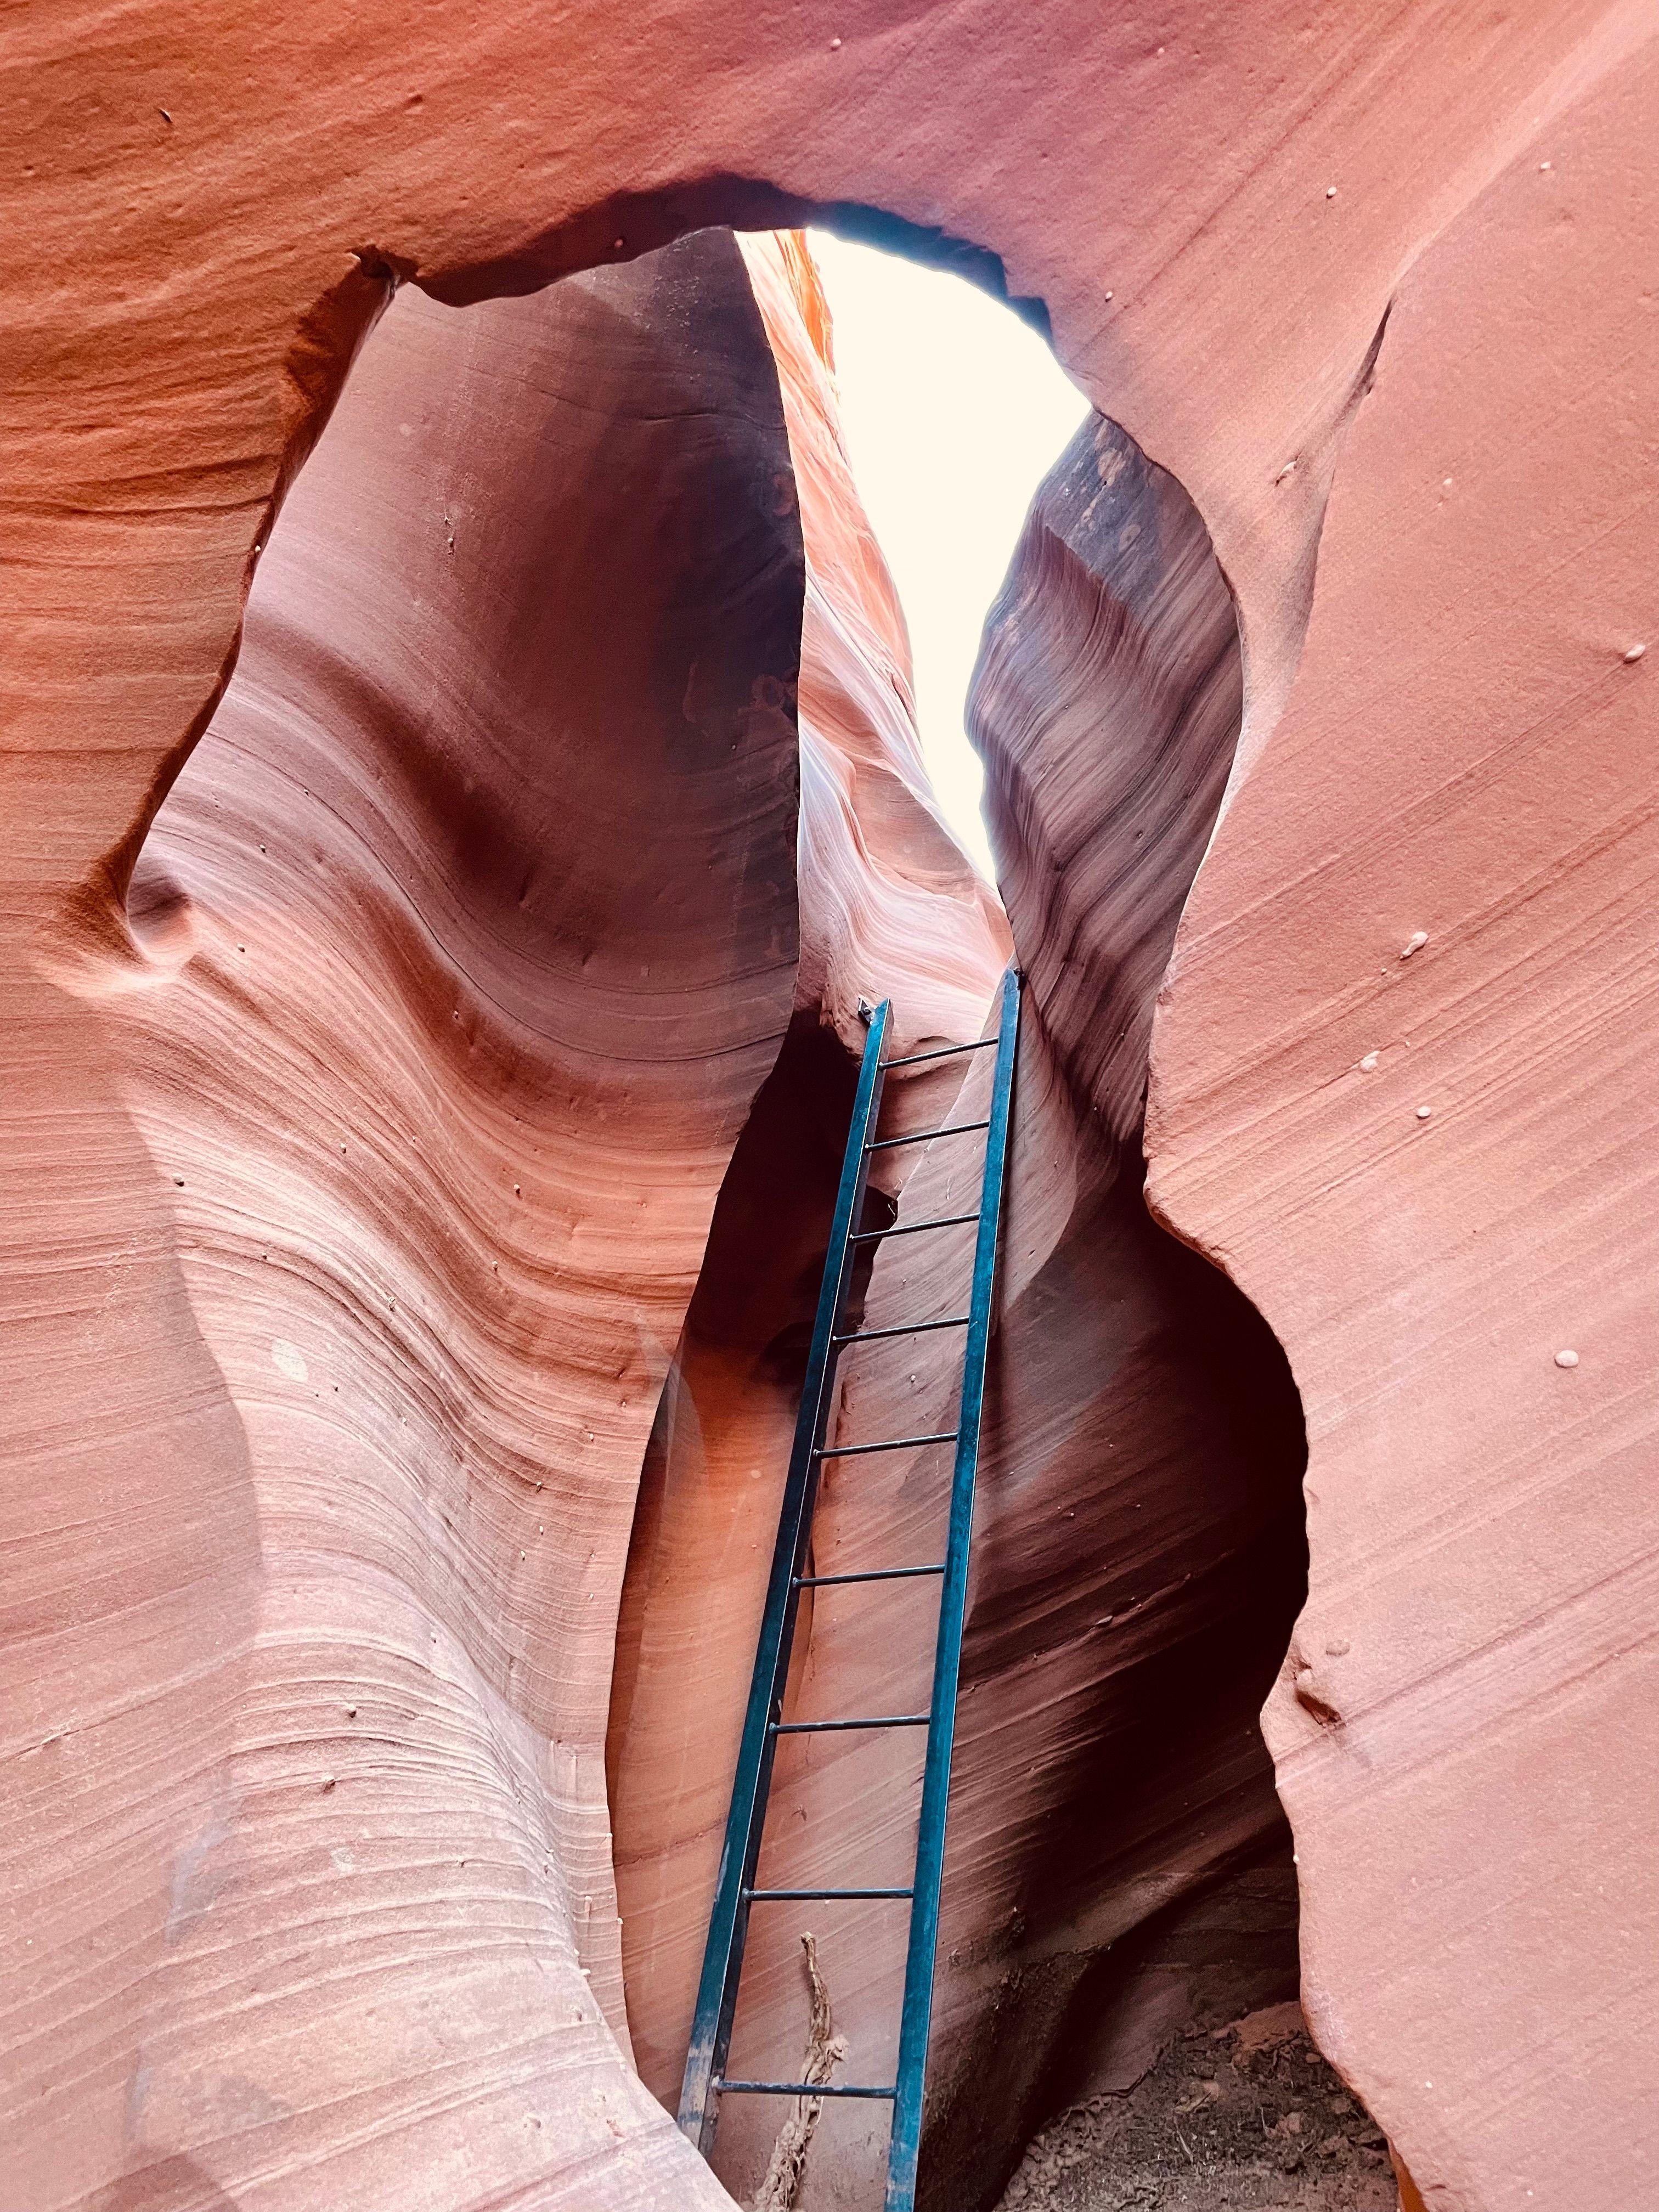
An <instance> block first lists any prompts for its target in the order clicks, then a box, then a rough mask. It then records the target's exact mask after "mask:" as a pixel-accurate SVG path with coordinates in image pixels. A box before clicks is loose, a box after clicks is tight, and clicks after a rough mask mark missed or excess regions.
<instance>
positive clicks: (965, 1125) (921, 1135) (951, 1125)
mask: <svg viewBox="0 0 1659 2212" xmlns="http://www.w3.org/2000/svg"><path fill="white" fill-rule="evenodd" d="M990 1126H991V1123H990V1119H989V1116H988V1115H987V1118H986V1119H985V1120H984V1121H951V1122H948V1123H947V1124H946V1125H945V1127H944V1128H942V1129H918V1130H917V1131H916V1133H915V1135H914V1136H913V1137H878V1139H876V1141H875V1143H874V1144H873V1145H866V1146H865V1148H864V1149H865V1151H866V1152H891V1151H892V1149H893V1147H894V1146H895V1145H925V1144H927V1143H928V1142H929V1141H930V1140H931V1139H933V1138H934V1137H965V1136H966V1135H967V1134H968V1133H969V1131H970V1130H972V1129H988V1128H989V1127H990Z"/></svg>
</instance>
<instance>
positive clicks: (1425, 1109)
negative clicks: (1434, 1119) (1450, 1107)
mask: <svg viewBox="0 0 1659 2212" xmlns="http://www.w3.org/2000/svg"><path fill="white" fill-rule="evenodd" d="M1433 1111H1434V1109H1433V1107H1432V1106H1419V1108H1418V1109H1417V1118H1418V1120H1419V1121H1427V1120H1428V1118H1429V1116H1430V1115H1431V1114H1432V1113H1433Z"/></svg>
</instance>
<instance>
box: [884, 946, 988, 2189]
mask: <svg viewBox="0 0 1659 2212" xmlns="http://www.w3.org/2000/svg"><path fill="white" fill-rule="evenodd" d="M1020 981H1021V978H1020V974H1019V970H1018V969H1017V968H1011V969H1009V970H1008V973H1007V977H1006V981H1005V982H1004V984H1003V991H1002V1010H1001V1019H1000V1024H999V1028H998V1036H997V1056H996V1071H995V1074H994V1078H993V1082H992V1098H991V1112H990V1124H991V1126H990V1128H989V1130H988V1131H987V1135H986V1140H985V1168H984V1178H983V1181H982V1182H981V1187H980V1217H979V1234H978V1237H976V1239H975V1246H974V1285H973V1294H972V1297H970V1299H969V1309H970V1312H971V1316H972V1318H971V1320H970V1321H969V1326H968V1339H967V1346H966V1350H965V1352H964V1355H963V1371H962V1401H961V1409H960V1412H959V1413H958V1414H957V1451H956V1465H955V1468H954V1469H953V1470H952V1474H951V1515H950V1528H949V1534H948V1536H947V1538H946V1541H945V1575H944V1579H943V1583H942V1584H941V1589H940V1597H939V1635H938V1641H937V1644H936V1645H935V1648H934V1657H933V1702H932V1709H931V1711H930V1713H929V1717H928V1729H927V1765H926V1766H925V1768H924V1770H923V1774H922V1785H921V1818H920V1820H919V1821H918V1823H917V1831H916V1863H915V1881H914V1887H915V1900H914V1902H913V1904H912V1905H911V1908H910V1940H909V1946H908V1951H907V1954H906V1958H905V1966H904V2006H903V2011H902V2015H901V2017H900V2021H899V2048H898V2065H897V2068H896V2073H895V2077H894V2078H895V2084H896V2087H895V2094H894V2100H893V2126H892V2136H891V2140H890V2145H889V2149H888V2159H887V2195H886V2200H885V2212H914V2208H915V2197H916V2164H917V2160H918V2157H919V2155H920V2153H921V2117H922V2092H923V2089H924V2087H925V2086H926V2082H927V2039H928V2032H929V2029H930V2027H931V2026H932V2022H933V1962H934V1956H935V1954H936V1952H937V1949H938V1945H939V1887H940V1884H941V1881H942V1879H943V1875H944V1865H945V1814H946V1810H947V1808H948V1804H949V1799H950V1790H951V1750H952V1747H953V1746H954V1743H955V1740H956V1717H957V1681H958V1679H959V1677H960V1674H961V1671H962V1632H963V1618H964V1615H965V1613H966V1609H967V1599H968V1558H969V1545H970V1542H971V1540H972V1536H973V1526H974V1484H975V1475H976V1474H977V1473H978V1468H979V1435H980V1417H981V1410H982V1408H983V1405H984V1399H985V1367H986V1359H987V1352H988V1349H989V1344H990V1334H991V1305H992V1293H993V1291H994V1286H995V1280H996V1263H997V1239H998V1233H999V1230H1000V1224H1001V1218H1002V1190H1003V1182H1004V1179H1005V1176H1006V1165H1007V1152H1008V1120H1009V1111H1010V1104H1011V1101H1012V1092H1013V1082H1014V1063H1015V1059H1016V1055H1017V1054H1018V1044H1019V996H1020Z"/></svg>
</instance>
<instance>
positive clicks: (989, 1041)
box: [881, 1037, 997, 1067]
mask: <svg viewBox="0 0 1659 2212" xmlns="http://www.w3.org/2000/svg"><path fill="white" fill-rule="evenodd" d="M996 1041H997V1040H996V1039H995V1038H994V1037H981V1038H980V1039H979V1041H978V1042H977V1043H975V1044H944V1045H940V1046H939V1048H938V1049H937V1050H936V1051H934V1052H907V1053H906V1054H905V1055H904V1057H903V1059H902V1060H883V1062H882V1063H881V1064H882V1066H884V1067H914V1066H915V1064H916V1062H917V1061H918V1060H949V1059H950V1058H951V1056H952V1054H955V1053H958V1052H988V1051H989V1050H990V1048H991V1047H992V1046H993V1045H994V1043H995V1042H996Z"/></svg>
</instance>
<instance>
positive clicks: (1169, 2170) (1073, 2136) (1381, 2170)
mask: <svg viewBox="0 0 1659 2212" xmlns="http://www.w3.org/2000/svg"><path fill="white" fill-rule="evenodd" d="M1398 2203H1399V2197H1398V2196H1397V2194H1396V2191H1395V2183H1394V2177H1393V2174H1392V2172H1391V2171H1390V2168H1389V2157H1388V2152H1387V2150H1386V2148H1384V2145H1383V2135H1382V2132H1381V2130H1379V2129H1378V2128H1376V2126H1375V2125H1374V2124H1373V2123H1372V2121H1371V2119H1370V2115H1369V2114H1368V2113H1367V2112H1364V2110H1363V2108H1362V2107H1361V2106H1359V2105H1358V2104H1357V2103H1356V2102H1355V2100H1353V2099H1352V2097H1351V2096H1349V2095H1348V2093H1346V2090H1345V2089H1344V2088H1343V2087H1342V2084H1341V2082H1340V2081H1339V2080H1338V2078H1337V2076H1336V2075H1334V2073H1333V2072H1332V2070H1331V2069H1330V2068H1329V2067H1328V2065H1327V2064H1326V2063H1325V2061H1324V2060H1323V2059H1322V2057H1320V2055H1319V2053H1318V2052H1317V2051H1316V2050H1315V2049H1314V2046H1313V2045H1312V2044H1311V2043H1310V2041H1309V2039H1308V2037H1307V2034H1306V2033H1305V2032H1304V2028H1303V2026H1302V2022H1301V2018H1300V2015H1299V2013H1298V2011H1297V2008H1296V2006H1294V2005H1274V2006H1272V2007H1270V2008H1267V2010H1265V2011H1262V2012H1257V2013H1253V2014H1251V2015H1249V2017H1248V2018H1247V2019H1244V2020H1242V2021H1234V2022H1233V2023H1232V2024H1231V2026H1230V2027H1224V2028H1219V2029H1216V2030H1213V2031H1206V2030H1205V2029H1203V2028H1189V2029H1188V2031H1187V2033H1185V2035H1184V2036H1182V2037H1179V2038H1177V2039H1176V2041H1175V2042H1174V2043H1173V2044H1171V2045H1170V2046H1169V2048H1168V2049H1167V2050H1166V2051H1164V2055H1163V2057H1161V2058H1160V2059H1159V2060H1158V2063H1157V2064H1156V2065H1155V2066H1153V2067H1152V2069H1151V2070H1150V2071H1149V2072H1148V2073H1146V2074H1145V2075H1143V2076H1142V2077H1141V2079H1140V2080H1139V2081H1138V2082H1137V2083H1136V2084H1135V2086H1134V2087H1133V2089H1130V2090H1127V2091H1126V2092H1124V2093H1121V2094H1117V2095H1108V2096H1100V2097H1093V2098H1091V2099H1090V2100H1088V2102H1087V2103H1086V2104H1081V2105H1076V2106H1073V2107H1072V2109H1071V2110H1070V2111H1069V2112H1063V2113H1062V2114H1061V2115H1060V2118H1058V2119H1057V2120H1054V2122H1052V2123H1051V2124H1050V2125H1049V2126H1048V2127H1047V2128H1045V2129H1044V2130H1042V2134H1041V2135H1039V2136H1037V2137H1036V2140H1035V2142H1032V2144H1031V2145H1030V2148H1029V2149H1028V2150H1027V2151H1026V2154H1025V2156H1024V2159H1023V2160H1021V2162H1020V2166H1019V2168H1018V2172H1016V2173H1015V2175H1014V2178H1013V2179H1012V2181H1011V2182H1010V2183H1009V2185H1008V2188H1007V2191H1006V2194H1005V2195H1004V2197H1003V2200H1002V2204H1001V2207H1000V2212H1396V2208H1397V2206H1398Z"/></svg>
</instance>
